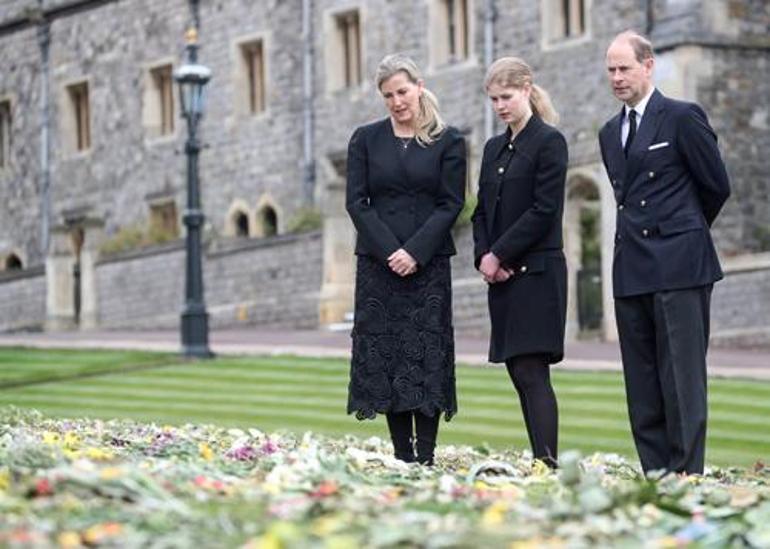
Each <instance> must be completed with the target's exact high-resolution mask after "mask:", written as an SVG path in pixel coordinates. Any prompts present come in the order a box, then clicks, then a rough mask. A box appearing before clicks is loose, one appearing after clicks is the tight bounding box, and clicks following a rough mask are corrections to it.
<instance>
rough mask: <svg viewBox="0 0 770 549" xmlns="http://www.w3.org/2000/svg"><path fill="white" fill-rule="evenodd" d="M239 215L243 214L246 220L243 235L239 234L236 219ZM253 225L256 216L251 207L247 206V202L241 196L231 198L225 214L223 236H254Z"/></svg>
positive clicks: (254, 225) (254, 224)
mask: <svg viewBox="0 0 770 549" xmlns="http://www.w3.org/2000/svg"><path fill="white" fill-rule="evenodd" d="M241 215H245V216H246V220H247V230H246V234H245V235H243V234H239V227H238V222H237V220H238V217H239V216H241ZM255 227H256V216H255V215H254V213H253V212H252V211H251V208H249V204H248V202H246V201H245V200H243V199H241V198H236V199H235V200H233V202H232V203H231V204H230V207H229V208H228V210H227V215H226V216H225V231H224V232H225V236H229V237H241V238H243V237H246V238H250V237H252V236H254V231H255Z"/></svg>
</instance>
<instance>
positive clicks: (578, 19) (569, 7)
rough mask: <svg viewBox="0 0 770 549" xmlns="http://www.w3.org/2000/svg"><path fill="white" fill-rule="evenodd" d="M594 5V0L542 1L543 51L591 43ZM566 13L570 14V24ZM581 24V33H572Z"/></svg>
mask: <svg viewBox="0 0 770 549" xmlns="http://www.w3.org/2000/svg"><path fill="white" fill-rule="evenodd" d="M592 5H593V0H540V24H541V47H542V49H543V50H544V51H549V50H558V49H563V48H570V47H573V46H577V45H580V44H585V43H587V42H590V41H591V40H592V27H591V8H592ZM566 11H569V13H570V22H568V21H567V20H566V17H567V13H565V12H566ZM578 12H579V13H578ZM581 24H582V29H579V32H573V31H572V27H573V26H574V25H577V26H580V25H581Z"/></svg>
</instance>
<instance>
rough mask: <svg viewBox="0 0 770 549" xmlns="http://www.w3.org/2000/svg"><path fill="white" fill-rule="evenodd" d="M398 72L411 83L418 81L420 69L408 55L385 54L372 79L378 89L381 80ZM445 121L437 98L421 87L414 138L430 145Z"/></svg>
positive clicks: (441, 129) (444, 125) (439, 132)
mask: <svg viewBox="0 0 770 549" xmlns="http://www.w3.org/2000/svg"><path fill="white" fill-rule="evenodd" d="M399 72H402V73H404V74H405V75H406V77H407V78H408V79H409V81H410V82H411V83H412V84H417V83H419V82H420V80H421V77H420V71H419V69H418V68H417V64H416V63H415V62H414V61H412V59H411V58H410V57H407V56H406V55H403V54H401V53H394V54H391V55H386V56H385V57H384V58H383V59H382V61H380V64H379V65H378V66H377V72H376V73H375V77H374V80H375V82H376V84H377V89H378V90H380V89H381V86H382V84H383V82H385V81H386V80H387V79H389V78H391V77H392V76H395V75H396V74H398V73H399ZM445 128H446V123H445V122H444V120H443V119H442V118H441V114H440V113H439V110H438V100H437V99H436V96H435V95H433V94H432V93H431V92H430V91H429V90H428V89H427V88H425V87H423V89H422V93H421V94H420V110H419V112H418V114H417V121H416V123H415V129H414V137H415V140H416V141H417V142H418V143H419V144H420V145H423V146H427V145H430V144H431V143H433V142H434V141H435V140H436V139H438V138H439V137H440V136H441V132H443V131H444V129H445Z"/></svg>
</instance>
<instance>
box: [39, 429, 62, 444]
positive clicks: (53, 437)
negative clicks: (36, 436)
mask: <svg viewBox="0 0 770 549" xmlns="http://www.w3.org/2000/svg"><path fill="white" fill-rule="evenodd" d="M60 441H61V437H59V433H54V432H51V431H46V432H45V433H43V442H44V443H45V444H50V445H51V446H54V445H57V444H59V442H60Z"/></svg>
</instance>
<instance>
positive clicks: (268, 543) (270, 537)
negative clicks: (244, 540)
mask: <svg viewBox="0 0 770 549" xmlns="http://www.w3.org/2000/svg"><path fill="white" fill-rule="evenodd" d="M252 547H254V549H281V548H282V547H283V544H282V543H281V540H280V539H278V536H276V535H275V534H274V533H272V532H267V533H265V534H264V535H263V536H262V537H259V538H257V539H256V540H254V545H253V546H252Z"/></svg>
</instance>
